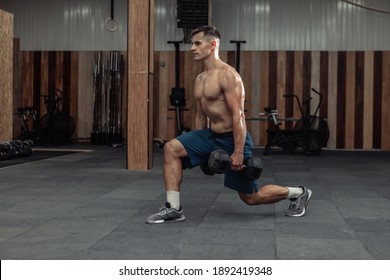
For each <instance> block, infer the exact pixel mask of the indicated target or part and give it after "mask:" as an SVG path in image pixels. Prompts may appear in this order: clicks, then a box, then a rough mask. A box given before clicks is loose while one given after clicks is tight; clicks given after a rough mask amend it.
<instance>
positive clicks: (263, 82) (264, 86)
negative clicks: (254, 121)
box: [254, 51, 270, 146]
mask: <svg viewBox="0 0 390 280" xmlns="http://www.w3.org/2000/svg"><path fill="white" fill-rule="evenodd" d="M257 67H259V68H260V79H259V81H258V82H259V83H260V86H259V87H260V95H261V96H260V110H259V112H264V107H267V106H268V105H269V104H270V101H269V96H268V92H269V80H270V78H269V71H268V69H269V52H267V51H262V52H260V64H258V66H257ZM267 128H268V122H265V121H260V141H259V142H254V143H256V144H258V145H262V146H265V145H266V144H267V132H266V130H267Z"/></svg>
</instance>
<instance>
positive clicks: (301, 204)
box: [286, 186, 312, 217]
mask: <svg viewBox="0 0 390 280" xmlns="http://www.w3.org/2000/svg"><path fill="white" fill-rule="evenodd" d="M300 188H302V189H303V193H302V194H301V195H300V196H298V197H297V198H295V199H291V204H290V207H289V208H288V210H287V212H286V216H289V217H301V216H303V215H305V212H306V207H307V204H308V203H309V200H310V198H311V194H312V191H311V190H309V189H307V188H305V187H302V186H300Z"/></svg>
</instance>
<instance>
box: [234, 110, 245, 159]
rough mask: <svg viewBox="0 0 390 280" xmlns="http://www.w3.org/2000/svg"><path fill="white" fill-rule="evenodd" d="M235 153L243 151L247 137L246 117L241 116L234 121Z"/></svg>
mask: <svg viewBox="0 0 390 280" xmlns="http://www.w3.org/2000/svg"><path fill="white" fill-rule="evenodd" d="M233 137H234V153H241V154H242V153H243V152H244V144H245V138H246V124H245V119H243V118H241V117H240V118H239V119H238V120H236V121H233Z"/></svg>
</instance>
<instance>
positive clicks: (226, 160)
mask: <svg viewBox="0 0 390 280" xmlns="http://www.w3.org/2000/svg"><path fill="white" fill-rule="evenodd" d="M200 168H201V169H202V171H203V172H204V173H205V174H207V175H214V174H223V173H226V172H227V171H229V170H230V168H231V162H230V156H229V154H228V153H227V152H226V151H224V150H216V151H213V152H212V153H211V154H210V156H209V159H208V161H207V162H206V163H204V164H202V165H201V166H200ZM238 172H241V173H242V174H243V175H244V176H245V177H246V178H248V179H249V180H257V179H259V178H260V176H261V173H262V172H263V167H262V164H261V160H260V159H259V158H256V157H251V158H248V159H247V160H246V161H245V162H244V168H243V169H242V170H241V171H238Z"/></svg>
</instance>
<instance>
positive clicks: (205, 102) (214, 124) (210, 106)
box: [194, 66, 233, 133]
mask: <svg viewBox="0 0 390 280" xmlns="http://www.w3.org/2000/svg"><path fill="white" fill-rule="evenodd" d="M227 69H228V66H225V67H222V68H220V69H216V70H213V71H209V72H207V71H204V72H203V73H201V74H199V76H198V78H197V81H196V83H195V90H194V95H195V99H196V100H197V101H199V100H200V104H201V107H202V110H203V112H204V114H205V115H206V116H207V118H208V119H209V121H210V125H211V129H212V130H213V131H214V132H216V133H223V132H227V131H232V130H233V124H232V122H233V120H232V113H231V111H230V110H229V108H228V106H227V104H226V100H225V95H224V92H223V90H222V88H221V83H220V79H221V75H224V71H227Z"/></svg>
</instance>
